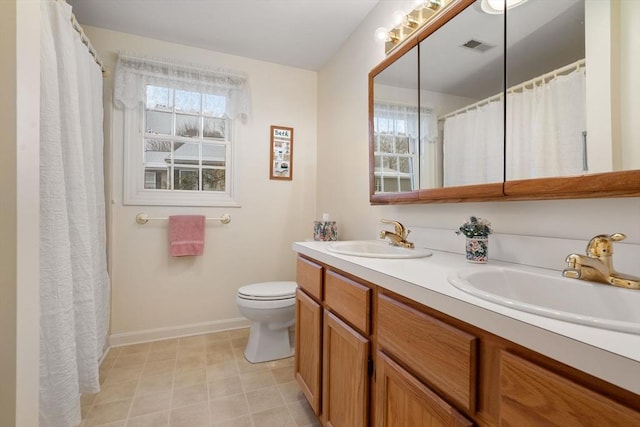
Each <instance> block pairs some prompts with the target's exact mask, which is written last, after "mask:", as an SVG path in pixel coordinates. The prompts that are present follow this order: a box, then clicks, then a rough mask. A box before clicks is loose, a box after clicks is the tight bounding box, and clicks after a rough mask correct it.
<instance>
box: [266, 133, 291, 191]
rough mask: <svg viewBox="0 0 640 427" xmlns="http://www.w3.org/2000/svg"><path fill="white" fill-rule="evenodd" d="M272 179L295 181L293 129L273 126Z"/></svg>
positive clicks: (270, 176) (270, 174)
mask: <svg viewBox="0 0 640 427" xmlns="http://www.w3.org/2000/svg"><path fill="white" fill-rule="evenodd" d="M270 153H271V155H270V157H271V159H270V163H271V168H270V172H269V178H270V179H280V180H288V181H291V180H292V179H293V128H289V127H284V126H271V150H270Z"/></svg>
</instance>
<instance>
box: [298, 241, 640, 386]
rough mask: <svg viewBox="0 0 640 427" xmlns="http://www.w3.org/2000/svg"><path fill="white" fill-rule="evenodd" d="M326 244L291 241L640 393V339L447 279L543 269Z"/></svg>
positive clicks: (320, 257)
mask: <svg viewBox="0 0 640 427" xmlns="http://www.w3.org/2000/svg"><path fill="white" fill-rule="evenodd" d="M329 244H330V242H316V241H313V242H295V243H293V245H292V247H293V250H294V251H296V252H298V253H300V254H302V255H306V256H308V257H310V258H313V259H315V260H317V261H319V262H322V263H324V264H327V265H330V266H332V267H334V268H336V269H339V270H342V271H344V272H346V273H349V274H353V275H354V276H357V277H360V278H362V279H364V280H366V281H368V282H371V283H374V284H376V285H378V286H381V287H383V288H385V289H388V290H390V291H393V292H395V293H398V294H400V295H402V296H405V297H407V298H411V299H412V300H414V301H417V302H419V303H421V304H424V305H426V306H429V307H431V308H433V309H436V310H438V311H441V312H443V313H445V314H448V315H450V316H452V317H455V318H457V319H460V320H462V321H464V322H467V323H469V324H472V325H475V326H477V327H479V328H482V329H484V330H486V331H488V332H491V333H493V334H495V335H498V336H501V337H503V338H505V339H508V340H510V341H513V342H515V343H517V344H520V345H522V346H525V347H528V348H530V349H532V350H534V351H537V352H538V353H541V354H544V355H546V356H548V357H551V358H553V359H556V360H558V361H560V362H563V363H565V364H567V365H570V366H573V367H575V368H576V369H579V370H581V371H584V372H586V373H589V374H591V375H593V376H595V377H598V378H601V379H603V380H605V381H608V382H610V383H612V384H615V385H617V386H619V387H622V388H624V389H627V390H629V391H632V392H634V393H636V394H640V335H637V334H631V333H625V332H617V331H609V330H605V329H600V328H596V327H591V326H586V325H580V324H576V323H571V322H567V321H562V320H557V319H552V318H548V317H543V316H540V315H536V314H532V313H527V312H523V311H520V310H515V309H512V308H509V307H506V306H502V305H499V304H496V303H492V302H490V301H485V300H483V299H480V298H477V297H475V296H473V295H470V294H467V293H465V292H463V291H461V290H459V289H458V288H456V287H454V286H452V285H451V284H450V283H449V282H448V280H447V277H448V276H449V275H450V274H452V273H454V272H456V271H458V270H460V269H463V268H464V269H468V268H483V267H484V266H486V265H495V266H504V267H515V268H518V269H525V270H530V271H541V270H544V269H540V268H536V267H527V266H522V265H514V264H511V263H507V262H501V261H492V260H490V261H489V262H488V263H487V264H483V265H476V266H475V267H473V266H474V265H473V264H470V263H468V262H466V260H465V259H464V256H463V255H460V254H454V253H450V252H443V251H437V250H433V255H432V256H430V257H427V258H415V259H381V258H365V257H356V256H349V255H340V254H337V253H332V252H329V251H327V246H328V245H329ZM545 271H549V270H545ZM639 309H640V308H639Z"/></svg>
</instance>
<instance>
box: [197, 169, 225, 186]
mask: <svg viewBox="0 0 640 427" xmlns="http://www.w3.org/2000/svg"><path fill="white" fill-rule="evenodd" d="M225 177H226V171H225V170H224V169H202V191H224V190H225V185H226V184H225V182H226V180H225Z"/></svg>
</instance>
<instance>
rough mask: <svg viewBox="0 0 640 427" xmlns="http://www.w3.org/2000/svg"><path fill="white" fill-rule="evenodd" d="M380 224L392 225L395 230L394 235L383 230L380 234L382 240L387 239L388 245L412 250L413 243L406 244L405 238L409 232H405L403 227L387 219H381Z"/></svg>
mask: <svg viewBox="0 0 640 427" xmlns="http://www.w3.org/2000/svg"><path fill="white" fill-rule="evenodd" d="M380 222H382V223H384V224H393V226H394V228H395V233H394V232H391V231H386V230H383V231H381V232H380V238H381V239H384V238H386V237H388V238H389V240H390V242H389V243H390V244H392V245H393V246H402V247H403V248H410V249H412V248H413V243H411V242H407V236H408V235H409V233H411V230H407V229H406V228H404V225H402V224H401V223H399V222H398V221H391V220H389V219H382V220H380Z"/></svg>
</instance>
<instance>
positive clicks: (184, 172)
mask: <svg viewBox="0 0 640 427" xmlns="http://www.w3.org/2000/svg"><path fill="white" fill-rule="evenodd" d="M173 189H174V190H192V191H197V190H198V170H197V169H193V168H188V169H187V168H179V167H177V166H176V167H175V168H174V170H173Z"/></svg>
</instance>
